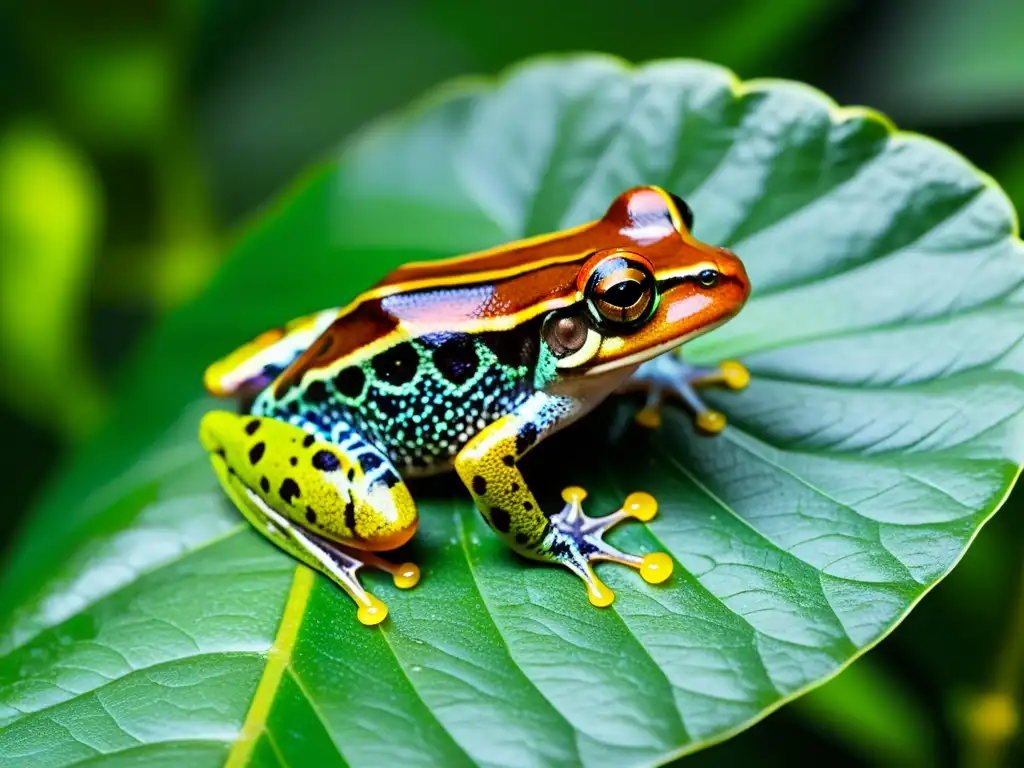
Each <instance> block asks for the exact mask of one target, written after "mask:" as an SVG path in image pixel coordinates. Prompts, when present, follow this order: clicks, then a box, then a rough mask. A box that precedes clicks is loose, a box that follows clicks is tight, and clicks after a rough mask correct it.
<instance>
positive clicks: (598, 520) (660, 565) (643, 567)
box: [543, 486, 673, 608]
mask: <svg viewBox="0 0 1024 768" xmlns="http://www.w3.org/2000/svg"><path fill="white" fill-rule="evenodd" d="M586 496H587V493H586V491H584V490H583V489H582V488H579V487H576V486H571V487H569V488H566V489H565V490H564V491H562V498H563V499H564V501H565V506H564V507H562V510H561V511H560V512H559V513H558V514H557V515H554V516H553V517H552V518H551V530H550V532H549V534H548V536H547V537H546V538H545V541H544V545H543V549H544V550H546V553H547V554H548V556H549V558H550V559H553V560H556V561H557V562H560V563H561V564H562V565H564V566H565V567H566V568H568V569H569V570H570V571H572V572H573V573H575V574H576V575H577V576H579V577H580V578H581V579H582V580H583V583H584V584H586V587H587V596H588V597H589V598H590V602H591V603H592V604H593V605H595V606H597V607H599V608H604V607H607V606H609V605H611V604H612V602H613V601H614V600H615V593H614V592H612V590H611V589H609V587H608V586H607V585H606V584H605V583H604V582H602V581H601V580H600V579H599V578H598V577H597V574H596V573H594V568H593V563H596V562H600V561H602V560H604V561H610V562H614V563H620V564H622V565H627V566H629V567H631V568H636V569H637V570H638V571H639V572H640V575H641V577H643V579H644V581H646V582H647V583H648V584H660V583H662V582H663V581H665V580H666V579H668V578H669V576H671V575H672V567H673V566H672V558H670V557H669V556H668V555H666V554H665V553H663V552H652V553H649V554H647V555H642V556H641V555H634V554H631V553H628V552H623V551H622V550H620V549H618V548H616V547H613V546H612V545H611V544H609V543H608V542H606V541H605V540H604V534H605V533H606V532H607V531H609V530H611V529H612V528H614V527H615V526H616V525H618V524H619V523H621V522H623V521H624V520H629V519H636V520H641V521H643V522H647V521H649V520H651V519H652V518H653V517H654V515H655V514H656V513H657V510H658V504H657V502H656V501H655V500H654V497H652V496H651V495H650V494H647V493H640V492H638V493H632V494H630V495H629V496H627V497H626V500H625V501H624V502H623V504H622V507H621V508H619V509H618V510H616V511H615V512H612V513H611V514H610V515H605V516H604V517H590V516H588V515H586V514H585V513H584V512H583V508H582V505H583V500H584V499H585V498H586Z"/></svg>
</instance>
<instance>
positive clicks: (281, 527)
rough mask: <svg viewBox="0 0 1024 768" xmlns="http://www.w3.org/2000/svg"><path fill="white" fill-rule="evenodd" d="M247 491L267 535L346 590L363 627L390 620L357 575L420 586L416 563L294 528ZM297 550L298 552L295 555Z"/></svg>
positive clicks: (404, 587) (379, 601) (396, 584)
mask: <svg viewBox="0 0 1024 768" xmlns="http://www.w3.org/2000/svg"><path fill="white" fill-rule="evenodd" d="M245 491H246V494H247V496H248V498H249V501H250V503H251V504H252V505H253V506H255V507H256V508H257V509H259V511H260V513H261V514H262V515H263V516H264V517H265V520H266V528H265V530H266V533H267V534H268V535H269V536H270V537H272V538H274V539H275V540H276V541H277V542H278V543H279V544H280V545H281V546H282V547H283V548H284V549H286V550H289V551H292V552H293V554H295V555H296V556H297V557H298V558H299V559H300V560H302V561H303V562H305V563H307V564H308V565H311V566H312V567H314V568H316V569H317V570H318V571H320V572H321V573H323V574H324V575H325V576H327V577H328V578H329V579H331V581H333V582H334V583H335V584H337V585H338V586H339V587H341V588H342V589H343V590H345V592H346V593H347V594H348V596H349V597H351V598H352V600H353V601H354V602H355V604H356V606H357V607H358V610H357V613H356V616H357V618H358V619H359V622H360V623H361V624H365V625H367V626H372V625H374V624H380V623H381V622H382V621H384V619H386V618H387V616H388V607H387V606H386V605H385V604H384V603H383V602H382V601H381V600H380V599H379V598H377V597H376V596H374V595H373V594H371V593H370V592H369V591H367V590H366V588H365V587H363V585H362V583H361V582H360V581H359V576H358V572H359V569H360V568H362V567H363V566H364V565H368V566H371V567H373V568H377V569H379V570H382V571H384V572H386V573H388V574H390V575H391V578H392V581H393V582H394V584H395V586H396V587H398V588H400V589H410V588H412V587H414V586H416V584H417V583H419V580H420V569H419V568H418V567H417V566H416V565H415V564H414V563H402V564H401V565H395V564H394V563H390V562H388V561H387V560H384V559H383V558H381V557H378V556H377V555H374V554H371V553H369V552H361V551H358V550H354V549H351V548H348V547H344V546H342V545H340V544H337V543H335V542H333V541H331V540H329V539H325V538H324V537H322V536H318V535H317V534H315V533H312V532H311V531H307V530H305V529H303V528H302V527H301V526H297V525H294V524H293V523H292V522H291V521H289V520H288V519H287V518H285V517H283V516H282V515H279V514H278V513H277V512H275V511H274V510H273V509H272V508H271V507H270V506H269V505H267V504H266V503H264V501H263V500H262V499H261V498H260V497H259V496H258V495H257V494H255V493H254V492H253V491H251V490H249V489H245ZM289 545H291V546H289ZM296 548H297V549H298V551H295V550H296Z"/></svg>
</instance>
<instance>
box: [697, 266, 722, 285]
mask: <svg viewBox="0 0 1024 768" xmlns="http://www.w3.org/2000/svg"><path fill="white" fill-rule="evenodd" d="M697 279H698V280H700V284H701V285H703V286H706V287H708V288H710V287H711V286H712V285H714V284H715V283H717V282H718V273H717V272H716V271H715V270H713V269H705V270H704V271H702V272H701V273H700V274H699V275H697Z"/></svg>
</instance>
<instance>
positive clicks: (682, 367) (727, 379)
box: [617, 350, 750, 434]
mask: <svg viewBox="0 0 1024 768" xmlns="http://www.w3.org/2000/svg"><path fill="white" fill-rule="evenodd" d="M749 382H750V374H749V373H748V372H747V369H746V368H745V367H743V365H741V364H740V363H738V362H736V361H735V360H727V361H725V362H723V363H721V364H720V365H717V366H715V367H713V368H701V367H697V366H693V365H689V364H688V363H686V362H684V361H683V358H682V355H681V354H680V353H679V352H678V351H675V350H674V351H672V352H666V353H664V354H662V355H659V356H658V357H656V358H654V359H653V360H648V361H647V362H645V363H643V364H642V365H641V366H640V367H639V368H637V369H636V371H635V372H634V373H633V375H632V376H631V377H630V378H629V379H627V380H626V382H625V383H624V384H623V385H622V386H621V387H619V389H618V390H617V393H618V394H628V393H633V392H641V393H643V394H645V395H646V400H645V402H644V406H643V408H641V409H640V411H638V412H637V414H636V421H637V423H638V424H640V425H641V426H644V427H648V428H651V429H656V428H657V427H659V426H660V425H661V408H662V406H663V405H664V403H665V400H666V399H667V398H674V399H676V400H679V401H680V402H682V403H683V405H684V406H685V407H686V408H687V409H688V410H689V411H690V412H691V413H692V414H693V418H694V422H695V423H696V425H697V427H698V428H699V429H700V430H701V431H703V432H706V433H709V434H717V433H718V432H721V431H722V430H723V429H724V428H725V414H723V413H722V412H721V411H716V410H714V409H712V408H709V407H708V405H707V404H706V403H705V402H704V400H703V399H702V398H701V396H700V395H699V394H698V392H697V390H698V389H700V388H702V387H709V386H716V385H717V386H725V387H728V388H729V389H732V390H739V389H743V388H744V387H746V386H747V384H748V383H749Z"/></svg>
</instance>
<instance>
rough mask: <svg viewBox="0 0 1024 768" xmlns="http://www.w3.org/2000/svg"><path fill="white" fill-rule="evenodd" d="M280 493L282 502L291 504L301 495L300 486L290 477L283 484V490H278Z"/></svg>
mask: <svg viewBox="0 0 1024 768" xmlns="http://www.w3.org/2000/svg"><path fill="white" fill-rule="evenodd" d="M278 493H279V494H280V495H281V501H283V502H284V503H285V504H291V503H292V501H294V499H295V497H296V496H298V495H299V484H298V483H296V482H295V481H294V480H292V479H291V478H290V477H286V478H285V479H284V480H283V481H282V482H281V488H280V489H279V490H278Z"/></svg>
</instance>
